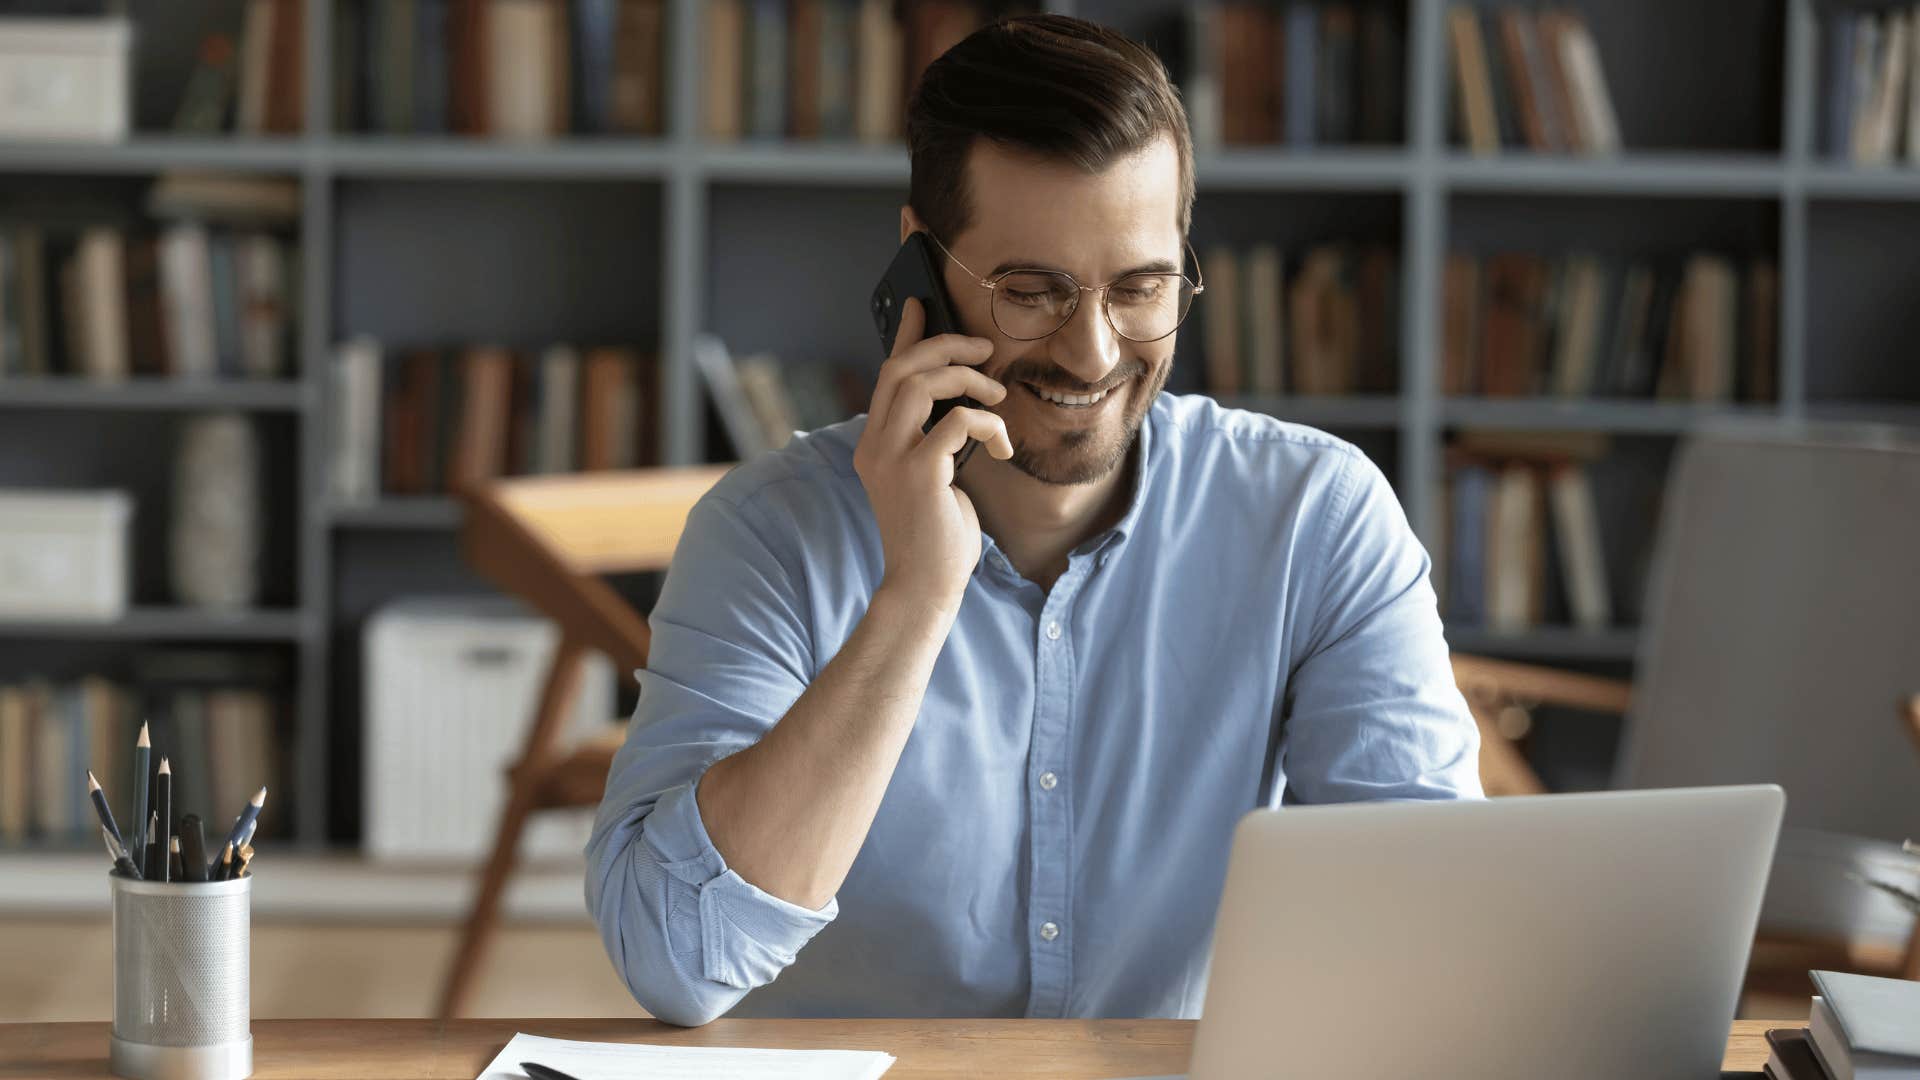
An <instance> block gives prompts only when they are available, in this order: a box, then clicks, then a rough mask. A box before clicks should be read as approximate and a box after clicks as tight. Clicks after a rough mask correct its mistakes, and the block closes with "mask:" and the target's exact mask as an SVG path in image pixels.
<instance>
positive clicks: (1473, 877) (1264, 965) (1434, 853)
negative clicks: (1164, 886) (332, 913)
mask: <svg viewBox="0 0 1920 1080" xmlns="http://www.w3.org/2000/svg"><path fill="white" fill-rule="evenodd" d="M1785 805H1786V796H1785V794H1784V793H1783V792H1782V791H1781V789H1780V788H1778V787H1776V786H1773V785H1754V786H1742V787H1717V788H1682V789H1673V790H1665V791H1616V792H1604V793H1600V794H1592V795H1543V796H1535V797H1527V798H1509V799H1495V800H1490V801H1486V802H1450V803H1405V802H1403V803H1368V804H1355V805H1342V806H1321V807H1290V808H1287V809H1284V810H1279V811H1271V810H1257V811H1254V812H1253V813H1251V814H1248V815H1247V816H1246V818H1244V819H1243V820H1242V821H1241V823H1240V826H1239V828H1238V830H1237V831H1236V832H1235V834H1234V839H1233V854H1232V857H1231V860H1230V863H1229V866H1228V870H1227V883H1226V891H1225V893H1224V895H1223V896H1222V898H1221V903H1220V917H1219V921H1218V922H1217V924H1216V925H1215V929H1214V947H1213V956H1212V967H1211V972H1210V975H1209V978H1208V982H1207V999H1206V1008H1205V1011H1204V1013H1203V1015H1202V1017H1201V1020H1200V1024H1199V1029H1198V1031H1197V1032H1196V1033H1195V1035H1194V1047H1193V1057H1192V1060H1191V1063H1190V1065H1189V1069H1190V1070H1191V1071H1190V1073H1189V1075H1190V1077H1191V1080H1228V1078H1231V1080H1253V1078H1259V1077H1313V1078H1321V1077H1342V1078H1355V1080H1366V1078H1374V1077H1378V1078H1382V1080H1385V1078H1394V1080H1400V1078H1404V1077H1410V1076H1421V1077H1454V1076H1457V1077H1463V1078H1464V1077H1471V1078H1473V1080H1483V1078H1489V1077H1516V1078H1518V1077H1526V1078H1534V1077H1554V1078H1555V1080H1583V1078H1589V1077H1591V1078H1594V1080H1598V1078H1601V1077H1606V1078H1609V1080H1615V1078H1618V1077H1686V1078H1707V1077H1718V1076H1719V1075H1720V1063H1721V1058H1722V1056H1723V1054H1724V1053H1725V1050H1726V1045H1727V1030H1728V1027H1729V1025H1730V1024H1731V1022H1732V1020H1733V1014H1734V1009H1735V1006H1736V1004H1737V1001H1738V997H1739V991H1740V983H1741V978H1742V975H1743V973H1744V972H1745V970H1746V964H1747V953H1748V949H1749V947H1750V945H1751V944H1752V941H1753V932H1754V924H1755V921H1756V919H1757V918H1758V916H1759V912H1760V898H1761V895H1762V894H1763V893H1764V892H1765V890H1766V884H1767V868H1768V866H1769V864H1770V862H1771V860H1772V858H1773V848H1774V841H1775V838H1776V837H1777V835H1778V833H1779V829H1780V817H1781V812H1782V810H1783V809H1784V808H1785ZM1169 1080H1171V1078H1169Z"/></svg>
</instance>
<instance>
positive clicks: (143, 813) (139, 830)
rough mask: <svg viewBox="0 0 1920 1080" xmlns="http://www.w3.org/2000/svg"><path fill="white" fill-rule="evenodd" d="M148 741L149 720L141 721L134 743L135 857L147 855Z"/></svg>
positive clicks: (130, 852) (130, 851)
mask: <svg viewBox="0 0 1920 1080" xmlns="http://www.w3.org/2000/svg"><path fill="white" fill-rule="evenodd" d="M151 747H152V744H151V743H149V742H148V741H147V722H146V721H145V720H142V721H140V741H138V742H136V743H134V744H133V846H132V848H130V849H129V851H128V853H129V854H131V855H132V856H133V857H134V858H135V859H144V858H146V857H147V770H148V769H149V768H151V767H152V766H151V765H149V764H148V761H149V757H150V755H151V754H152V750H151Z"/></svg>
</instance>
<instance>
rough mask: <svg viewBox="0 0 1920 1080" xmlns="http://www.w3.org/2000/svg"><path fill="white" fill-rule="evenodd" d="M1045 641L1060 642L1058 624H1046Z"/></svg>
mask: <svg viewBox="0 0 1920 1080" xmlns="http://www.w3.org/2000/svg"><path fill="white" fill-rule="evenodd" d="M1047 639H1048V640H1049V641H1059V640H1060V624H1059V623H1057V622H1050V623H1048V624H1047Z"/></svg>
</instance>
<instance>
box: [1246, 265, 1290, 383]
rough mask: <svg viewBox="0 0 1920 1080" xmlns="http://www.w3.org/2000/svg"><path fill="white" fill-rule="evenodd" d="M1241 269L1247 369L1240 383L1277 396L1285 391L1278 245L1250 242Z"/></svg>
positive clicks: (1283, 307)
mask: <svg viewBox="0 0 1920 1080" xmlns="http://www.w3.org/2000/svg"><path fill="white" fill-rule="evenodd" d="M1244 269H1245V272H1246V281H1245V290H1244V296H1243V300H1244V307H1245V309H1246V316H1247V317H1246V334H1245V344H1246V350H1245V351H1246V370H1245V372H1244V374H1243V379H1242V383H1241V385H1242V386H1243V387H1244V388H1245V390H1246V391H1247V392H1248V393H1252V394H1259V395H1262V396H1267V397H1277V396H1278V395H1280V394H1282V393H1284V392H1285V391H1286V376H1285V374H1284V372H1285V364H1286V354H1285V344H1286V332H1285V327H1286V310H1287V306H1286V290H1285V287H1284V284H1283V283H1282V280H1281V258H1280V249H1279V247H1277V246H1276V245H1273V244H1255V245H1253V247H1251V248H1250V249H1248V251H1247V255H1246V262H1245V264H1244Z"/></svg>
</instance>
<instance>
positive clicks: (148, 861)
mask: <svg viewBox="0 0 1920 1080" xmlns="http://www.w3.org/2000/svg"><path fill="white" fill-rule="evenodd" d="M140 858H141V859H142V860H143V861H142V862H141V864H140V865H141V866H142V867H144V869H143V870H141V871H140V873H141V875H142V876H143V877H145V878H146V879H147V880H148V881H159V880H160V868H161V866H163V865H165V863H166V860H165V859H162V858H160V811H158V810H153V811H150V812H149V813H148V814H147V849H146V850H145V851H142V852H141V853H140Z"/></svg>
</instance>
